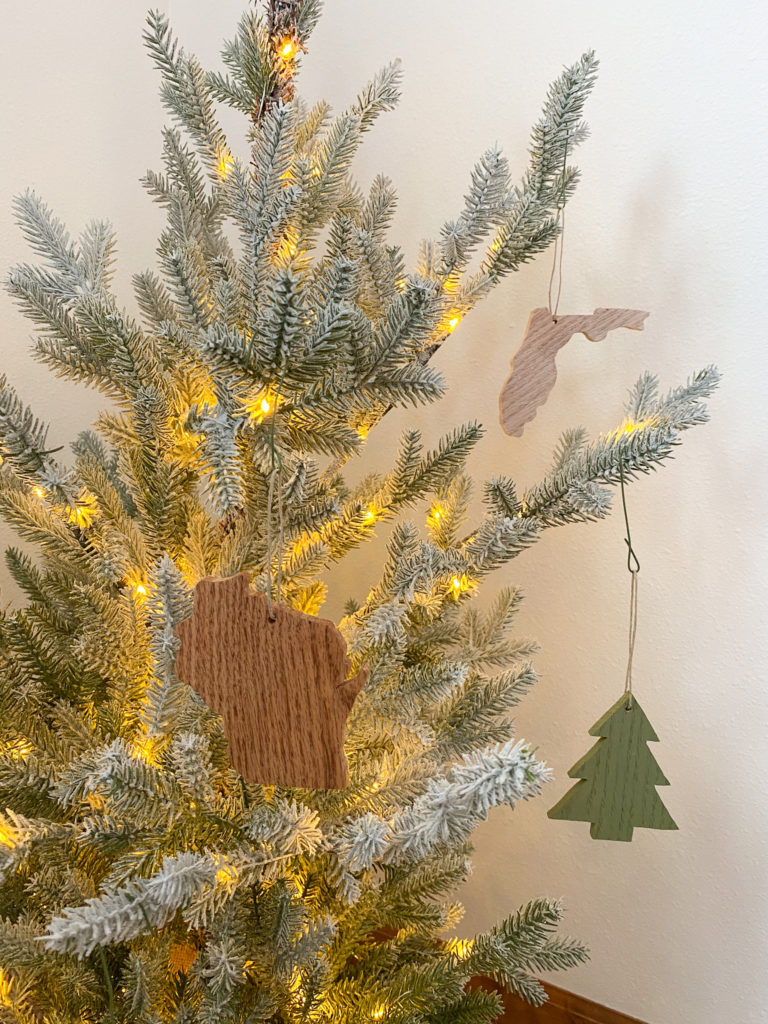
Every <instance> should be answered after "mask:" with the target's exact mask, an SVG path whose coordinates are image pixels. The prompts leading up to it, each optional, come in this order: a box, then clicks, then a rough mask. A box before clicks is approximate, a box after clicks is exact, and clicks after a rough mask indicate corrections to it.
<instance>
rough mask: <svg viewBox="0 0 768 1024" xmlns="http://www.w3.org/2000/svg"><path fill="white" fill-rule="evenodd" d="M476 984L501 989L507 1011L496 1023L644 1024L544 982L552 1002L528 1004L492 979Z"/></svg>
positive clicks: (505, 1010) (476, 981)
mask: <svg viewBox="0 0 768 1024" xmlns="http://www.w3.org/2000/svg"><path fill="white" fill-rule="evenodd" d="M474 984H476V985H480V986H482V987H483V988H489V989H495V990H496V991H497V992H501V996H502V999H503V1001H504V1012H503V1013H502V1015H501V1016H500V1017H499V1018H498V1021H497V1024H643V1022H642V1021H641V1020H638V1018H637V1017H628V1016H627V1015H626V1013H620V1012H619V1011H618V1010H611V1009H609V1007H607V1006H601V1005H600V1004H599V1003H593V1002H592V1000H591V999H585V997H584V996H577V995H575V993H573V992H566V990H565V989H563V988H558V987H557V986H556V985H549V984H547V983H546V982H544V988H545V989H546V990H547V995H548V996H549V1001H548V1002H546V1003H545V1004H544V1005H543V1006H538V1007H536V1006H529V1005H528V1003H525V1002H523V1000H522V999H519V998H518V997H517V996H515V995H512V994H511V993H509V992H505V991H504V990H503V989H502V988H501V986H500V985H497V984H496V982H494V981H491V980H490V979H489V978H478V979H476V980H475V982H474Z"/></svg>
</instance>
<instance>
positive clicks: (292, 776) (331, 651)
mask: <svg viewBox="0 0 768 1024" xmlns="http://www.w3.org/2000/svg"><path fill="white" fill-rule="evenodd" d="M272 610H273V614H274V619H270V616H269V606H268V603H267V599H266V597H265V595H264V594H261V593H258V592H257V591H255V590H253V589H252V588H251V586H250V581H249V577H248V574H247V573H240V575H238V576H231V577H228V578H225V579H204V580H200V582H199V583H198V584H197V586H196V587H195V603H194V611H193V613H192V615H191V616H190V617H189V618H188V619H185V620H184V621H183V622H180V623H179V624H178V625H177V626H176V629H175V630H174V632H175V634H176V636H177V637H178V638H179V640H180V641H181V644H180V647H179V653H178V655H177V657H176V674H177V676H178V677H179V679H181V680H182V681H183V682H185V683H188V684H189V685H190V686H191V687H192V688H193V689H194V690H195V691H196V692H197V693H198V694H199V695H200V696H201V697H202V698H203V700H204V701H205V703H206V704H207V705H208V706H209V707H210V708H211V709H212V710H213V711H216V712H217V713H218V714H220V715H221V717H222V719H223V721H224V732H225V734H226V737H227V741H228V743H229V756H230V760H231V761H232V764H233V765H234V767H235V768H236V769H237V770H238V771H239V772H240V774H241V775H242V776H243V778H245V779H247V780H248V781H249V782H259V783H262V784H264V785H275V786H300V787H302V788H307V789H343V788H344V787H345V786H346V785H347V784H348V781H349V775H348V771H347V759H346V757H345V755H344V737H345V734H346V721H347V716H348V715H349V712H350V711H351V709H352V705H353V704H354V702H355V698H356V697H357V695H358V693H359V692H360V690H361V689H362V688H363V686H364V685H365V682H366V680H367V679H368V669H367V667H363V668H361V669H360V671H359V672H358V673H357V674H356V675H355V676H353V677H352V678H351V679H350V678H347V677H348V675H349V671H350V661H349V658H348V657H347V649H346V644H345V643H344V638H343V637H342V635H341V633H340V632H339V631H338V629H337V628H336V626H335V625H334V623H332V622H330V621H329V620H328V619H318V618H316V617H315V616H313V615H305V614H304V613H303V612H299V611H296V610H295V609H293V608H288V607H287V606H286V605H282V604H274V603H273V605H272Z"/></svg>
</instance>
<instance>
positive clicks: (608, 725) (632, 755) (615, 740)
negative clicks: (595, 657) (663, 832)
mask: <svg viewBox="0 0 768 1024" xmlns="http://www.w3.org/2000/svg"><path fill="white" fill-rule="evenodd" d="M589 734H590V736H599V737H601V738H600V739H599V740H598V741H597V743H596V744H595V745H594V746H593V747H592V749H591V750H589V751H588V752H587V753H586V754H585V755H584V757H582V758H581V760H579V761H577V762H576V764H575V765H574V766H573V768H571V770H570V771H569V772H568V775H569V776H570V778H572V779H581V781H580V782H577V783H576V785H575V786H572V787H571V789H569V790H568V792H567V793H566V794H565V796H564V797H563V798H562V800H560V801H559V802H558V803H556V804H555V806H554V807H553V808H552V810H551V811H549V817H550V818H560V819H563V820H566V821H589V822H591V823H592V824H591V826H590V830H589V833H590V835H591V836H592V838H593V839H615V840H619V841H622V842H631V840H632V831H633V829H635V828H660V829H676V828H677V825H676V824H675V823H674V821H673V820H672V818H671V816H670V814H669V811H668V810H667V809H666V807H665V806H664V804H663V803H662V802H661V797H660V796H659V794H658V793H657V792H656V786H668V785H669V783H668V782H667V780H666V778H665V777H664V774H663V772H662V770H661V768H659V766H658V764H657V763H656V759H655V758H654V756H653V754H652V753H651V751H650V750H649V749H648V745H647V744H648V742H649V741H650V742H657V741H658V738H659V737H658V736H657V735H656V733H655V732H654V730H653V727H652V725H651V723H650V722H649V721H648V719H647V718H646V715H645V712H644V711H643V709H642V708H641V707H640V705H639V704H638V702H637V699H636V698H635V697H634V696H633V697H632V698H631V700H630V698H629V696H628V694H626V693H625V694H624V695H623V696H622V697H621V698H620V700H617V701H616V703H615V704H614V705H613V707H612V708H611V709H610V711H607V712H606V713H605V714H604V715H603V717H602V718H601V719H600V720H599V721H598V722H595V724H594V725H593V726H592V728H591V729H590V730H589Z"/></svg>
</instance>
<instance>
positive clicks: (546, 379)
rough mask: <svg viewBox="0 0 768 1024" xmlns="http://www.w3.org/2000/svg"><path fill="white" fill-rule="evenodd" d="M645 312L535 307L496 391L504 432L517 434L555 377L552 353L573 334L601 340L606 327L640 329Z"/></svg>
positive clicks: (566, 342) (521, 431) (610, 329)
mask: <svg viewBox="0 0 768 1024" xmlns="http://www.w3.org/2000/svg"><path fill="white" fill-rule="evenodd" d="M647 316H648V314H647V313H646V312H645V311H644V310H642V309H608V308H606V307H602V306H601V307H599V308H598V309H596V310H595V311H594V313H585V314H576V315H572V314H567V315H562V316H553V315H552V313H550V311H549V310H548V309H546V308H545V307H541V308H539V309H534V311H533V312H532V313H531V315H530V317H529V319H528V324H527V326H526V328H525V334H524V335H523V340H522V341H521V342H520V346H519V348H518V350H517V352H515V354H514V356H513V357H512V360H511V368H510V374H509V376H508V377H507V379H506V381H505V382H504V387H503V388H502V389H501V394H500V395H499V414H500V420H501V425H502V427H503V428H504V431H505V433H507V434H512V435H513V436H514V437H520V435H521V434H522V433H523V429H524V427H525V425H526V423H529V422H530V421H531V420H532V419H533V418H534V416H535V415H536V410H537V409H538V408H539V406H540V405H543V404H544V403H545V402H546V400H547V398H548V396H549V393H550V391H551V390H552V388H553V387H554V385H555V381H556V380H557V366H556V363H555V357H556V356H557V353H558V352H559V351H560V349H561V348H562V347H563V346H564V345H567V344H568V342H569V341H570V340H571V338H572V337H573V336H574V334H583V335H585V336H586V337H587V338H589V340H590V341H602V340H603V339H604V338H605V337H606V336H607V335H608V332H609V331H615V330H618V329H619V328H620V327H628V328H629V329H630V330H633V331H641V330H642V329H643V323H644V321H645V319H646V317H647Z"/></svg>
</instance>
